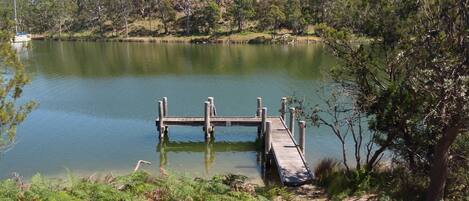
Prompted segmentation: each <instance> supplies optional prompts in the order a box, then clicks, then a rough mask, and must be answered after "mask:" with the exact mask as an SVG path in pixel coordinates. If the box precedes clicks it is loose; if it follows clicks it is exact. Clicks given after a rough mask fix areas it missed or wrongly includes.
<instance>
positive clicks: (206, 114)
mask: <svg viewBox="0 0 469 201" xmlns="http://www.w3.org/2000/svg"><path fill="white" fill-rule="evenodd" d="M210 113H211V111H210V102H208V101H205V110H204V120H205V123H204V131H205V139H210V132H211V131H212V128H211V125H210Z"/></svg>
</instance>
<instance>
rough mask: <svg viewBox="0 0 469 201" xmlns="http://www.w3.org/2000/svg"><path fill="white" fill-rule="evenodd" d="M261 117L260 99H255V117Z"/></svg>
mask: <svg viewBox="0 0 469 201" xmlns="http://www.w3.org/2000/svg"><path fill="white" fill-rule="evenodd" d="M261 115H262V98H261V97H257V109H256V116H257V117H260V116H261Z"/></svg>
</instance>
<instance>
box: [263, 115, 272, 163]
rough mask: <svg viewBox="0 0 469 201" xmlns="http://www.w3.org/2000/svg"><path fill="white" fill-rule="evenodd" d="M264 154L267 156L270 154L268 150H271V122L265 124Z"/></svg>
mask: <svg viewBox="0 0 469 201" xmlns="http://www.w3.org/2000/svg"><path fill="white" fill-rule="evenodd" d="M265 129H266V132H265V137H264V141H265V154H266V155H268V154H269V153H270V149H271V148H272V122H271V121H268V122H265Z"/></svg>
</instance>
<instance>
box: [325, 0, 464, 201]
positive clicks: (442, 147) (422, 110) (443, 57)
mask: <svg viewBox="0 0 469 201" xmlns="http://www.w3.org/2000/svg"><path fill="white" fill-rule="evenodd" d="M339 2H342V4H340V3H339ZM397 2H399V3H396V1H352V0H341V1H337V2H334V3H339V4H336V5H337V6H336V8H340V7H341V6H342V9H334V10H332V12H331V13H332V15H334V16H336V17H335V18H332V19H335V20H334V22H335V23H329V25H330V26H333V27H335V29H331V28H323V29H322V30H323V36H324V38H325V39H326V40H325V41H326V43H327V45H328V46H329V47H330V48H331V49H332V50H333V52H334V53H335V54H336V55H337V56H338V57H339V58H340V59H341V60H342V61H343V66H342V67H339V68H337V69H335V71H334V76H335V79H336V81H338V82H339V83H341V84H342V86H343V87H345V88H346V89H347V91H348V93H350V94H352V96H353V98H354V102H355V104H356V105H358V107H359V111H360V112H364V113H366V114H367V115H368V117H369V118H370V120H371V121H370V123H369V126H370V130H372V131H375V132H377V133H378V135H377V138H376V139H375V141H376V143H377V144H379V145H380V148H379V149H378V151H384V150H386V149H388V150H391V151H393V153H394V154H395V155H396V156H397V157H396V160H395V162H397V163H398V164H399V165H402V167H404V168H408V171H409V173H410V175H412V176H413V177H415V178H418V179H421V180H422V181H426V180H427V179H425V178H429V180H430V182H429V184H426V183H425V182H422V183H424V185H428V190H427V199H429V200H440V199H443V195H445V194H444V192H443V190H444V189H445V185H446V184H447V183H448V182H451V180H448V178H447V177H446V175H447V173H448V169H449V170H451V168H452V167H451V166H452V165H453V166H455V165H456V163H454V162H455V161H454V158H452V157H449V153H450V152H451V151H450V150H451V145H452V144H454V142H455V140H456V139H457V138H458V137H459V136H461V135H467V129H468V125H469V124H467V122H469V116H468V114H469V106H468V105H469V96H467V93H468V92H467V91H468V88H469V87H468V86H469V79H468V77H469V74H468V73H469V71H468V68H469V67H468V63H467V53H468V52H469V48H468V47H469V45H468V44H469V41H468V40H467V37H466V36H467V35H468V34H469V32H468V31H469V24H468V23H467V22H468V21H469V18H468V16H469V15H468V12H469V9H468V5H467V4H461V2H460V1H456V0H445V1H422V2H416V1H397ZM344 10H346V11H347V12H344ZM363 11H366V12H363ZM341 15H342V16H341ZM344 15H345V16H344ZM434 16H445V17H434ZM347 32H349V33H350V32H353V34H355V35H363V36H367V37H369V38H370V39H371V40H369V43H367V44H356V43H353V42H352V41H350V38H349V36H351V35H352V34H349V33H347ZM371 158H372V161H373V159H374V158H375V157H374V156H373V157H371ZM466 163H467V160H466ZM456 166H457V165H456ZM449 186H451V184H450V185H449ZM446 195H447V194H446ZM447 196H448V195H447Z"/></svg>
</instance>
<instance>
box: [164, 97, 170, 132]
mask: <svg viewBox="0 0 469 201" xmlns="http://www.w3.org/2000/svg"><path fill="white" fill-rule="evenodd" d="M163 116H164V117H167V116H168V97H163ZM168 130H169V128H168V126H165V127H164V132H165V133H166V134H167V133H168Z"/></svg>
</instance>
